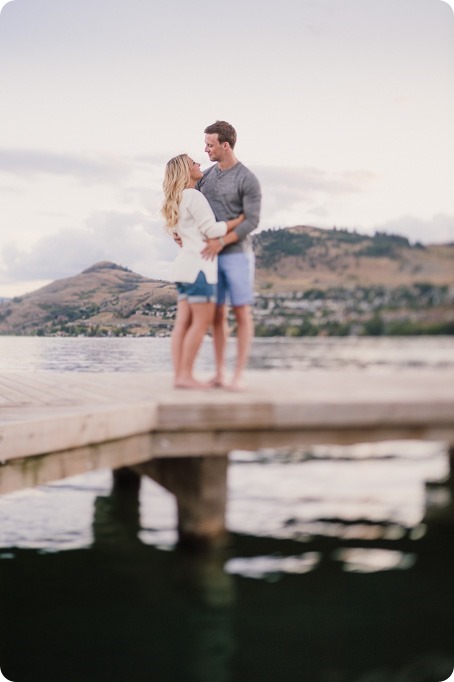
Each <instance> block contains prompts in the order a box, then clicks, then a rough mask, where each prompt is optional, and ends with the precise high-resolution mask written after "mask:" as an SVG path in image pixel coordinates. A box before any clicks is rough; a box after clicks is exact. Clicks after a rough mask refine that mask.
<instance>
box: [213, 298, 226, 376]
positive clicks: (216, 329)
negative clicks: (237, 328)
mask: <svg viewBox="0 0 454 682" xmlns="http://www.w3.org/2000/svg"><path fill="white" fill-rule="evenodd" d="M229 333H230V330H229V326H228V324H227V308H226V306H225V305H217V306H216V312H215V315H214V322H213V341H214V357H215V361H216V374H215V376H214V378H213V380H212V382H211V383H212V385H213V386H224V384H225V353H226V348H227V339H228V338H229Z"/></svg>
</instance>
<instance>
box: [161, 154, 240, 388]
mask: <svg viewBox="0 0 454 682" xmlns="http://www.w3.org/2000/svg"><path fill="white" fill-rule="evenodd" d="M202 175H203V173H202V171H201V170H200V164H199V163H196V162H195V161H193V160H192V159H191V158H189V156H188V155H187V154H180V155H179V156H175V157H174V158H173V159H170V161H169V162H168V163H167V166H166V170H165V176H164V182H163V185H162V187H163V190H164V202H163V205H162V215H163V217H164V220H165V222H166V228H167V230H168V231H169V232H170V234H172V235H173V236H175V235H178V237H179V238H180V239H181V244H182V245H181V248H180V250H179V252H178V255H177V257H176V259H175V262H174V264H173V267H172V272H171V279H172V281H174V282H176V285H177V291H178V303H177V316H176V320H175V325H174V328H173V332H172V359H173V368H174V386H175V387H176V388H206V387H208V384H204V383H202V382H200V381H197V380H196V379H194V377H193V374H192V373H193V366H194V362H195V359H196V356H197V353H198V351H199V349H200V346H201V344H202V341H203V337H204V335H205V334H206V332H207V330H208V328H209V326H210V325H211V324H212V322H213V317H214V312H215V304H216V283H217V261H216V259H215V260H204V259H203V258H202V256H201V251H202V249H203V248H204V246H205V243H204V240H205V239H206V238H219V239H220V240H221V242H222V237H223V236H224V235H225V234H227V232H230V231H231V230H233V229H234V228H235V227H237V225H239V224H240V223H241V222H242V221H243V215H240V216H238V217H237V218H235V219H233V220H228V221H227V222H224V221H221V222H216V218H215V216H214V213H213V211H212V210H211V208H210V205H209V203H208V201H207V200H206V199H205V197H204V196H203V194H202V193H201V192H199V191H198V190H196V189H195V186H196V183H197V181H198V180H199V179H200V178H201V177H202Z"/></svg>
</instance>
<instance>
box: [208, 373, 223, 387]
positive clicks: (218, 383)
mask: <svg viewBox="0 0 454 682" xmlns="http://www.w3.org/2000/svg"><path fill="white" fill-rule="evenodd" d="M209 384H210V386H211V388H225V381H224V377H222V376H219V375H216V376H215V377H213V378H212V379H211V380H210V381H209Z"/></svg>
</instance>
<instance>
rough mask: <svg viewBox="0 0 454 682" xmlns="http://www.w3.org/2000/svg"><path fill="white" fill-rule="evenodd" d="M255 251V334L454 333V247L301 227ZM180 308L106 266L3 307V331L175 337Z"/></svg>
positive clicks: (141, 280)
mask: <svg viewBox="0 0 454 682" xmlns="http://www.w3.org/2000/svg"><path fill="white" fill-rule="evenodd" d="M254 248H255V252H256V258H257V273H256V291H257V292H258V297H257V303H256V306H255V311H254V314H255V319H256V331H257V333H261V334H265V335H269V334H271V333H273V334H274V333H277V334H289V333H291V334H294V335H300V334H308V333H310V334H318V333H323V334H325V333H326V334H331V333H336V334H340V333H363V332H364V333H372V332H373V331H374V330H377V329H379V330H380V329H382V330H384V331H383V332H382V333H395V332H393V330H402V333H421V330H423V331H424V330H427V331H428V333H429V332H430V333H435V331H433V332H431V331H430V330H439V331H438V332H437V333H442V332H443V333H452V331H450V330H451V328H452V329H454V311H453V306H452V302H453V292H454V244H447V245H432V246H426V247H423V246H422V245H421V244H416V245H411V244H410V243H409V242H408V240H407V239H406V238H405V237H400V236H398V235H386V234H376V235H375V236H374V237H368V236H366V235H361V234H358V233H356V232H348V231H346V230H320V229H317V228H313V227H293V228H287V229H281V230H267V231H264V232H261V233H259V234H257V235H255V236H254ZM175 302H176V294H175V287H174V286H173V285H172V284H169V283H168V282H163V281H157V280H152V279H148V278H146V277H143V276H141V275H138V274H136V273H134V272H131V271H130V270H128V269H127V268H124V267H121V266H119V265H116V264H115V263H110V262H106V261H104V262H101V263H96V264H95V265H93V266H92V267H90V268H88V269H87V270H84V271H83V272H82V273H80V274H79V275H76V276H74V277H69V278H67V279H62V280H58V281H55V282H53V283H52V284H49V285H48V286H46V287H43V288H41V289H38V290H37V291H34V292H32V293H30V294H27V295H25V296H22V297H17V298H15V299H13V300H11V301H3V302H0V334H13V335H21V334H37V335H50V334H63V335H78V334H84V335H106V334H109V335H123V334H133V335H156V334H168V333H169V330H170V329H171V327H172V321H173V319H174V315H175ZM377 316H381V317H380V319H378V317H377ZM390 324H391V326H390ZM387 325H388V326H387ZM396 325H397V326H396ZM405 330H407V332H406V331H405Z"/></svg>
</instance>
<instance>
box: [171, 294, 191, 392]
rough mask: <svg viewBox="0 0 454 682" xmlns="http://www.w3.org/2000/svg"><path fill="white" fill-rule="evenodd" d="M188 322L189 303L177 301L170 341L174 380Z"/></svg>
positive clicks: (189, 319) (179, 363)
mask: <svg viewBox="0 0 454 682" xmlns="http://www.w3.org/2000/svg"><path fill="white" fill-rule="evenodd" d="M190 324H191V308H190V307H189V303H188V302H187V301H185V300H183V301H178V303H177V314H176V318H175V324H174V327H173V330H172V342H171V348H172V363H173V373H174V379H175V380H176V378H177V376H179V373H180V367H181V355H182V348H183V339H184V337H185V335H186V332H187V331H188V329H189V325H190Z"/></svg>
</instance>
